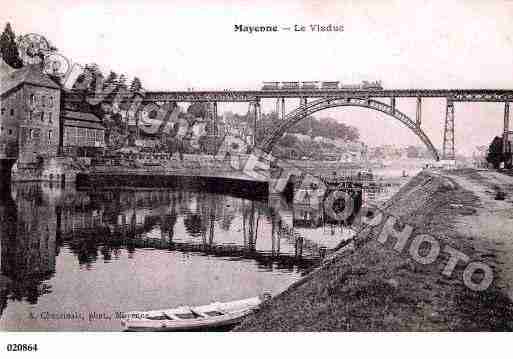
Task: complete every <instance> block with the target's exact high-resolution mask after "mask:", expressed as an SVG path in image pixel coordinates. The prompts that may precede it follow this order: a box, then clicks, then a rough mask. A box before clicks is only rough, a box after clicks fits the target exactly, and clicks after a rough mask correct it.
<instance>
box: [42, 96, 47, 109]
mask: <svg viewBox="0 0 513 359" xmlns="http://www.w3.org/2000/svg"><path fill="white" fill-rule="evenodd" d="M41 106H43V107H45V106H46V96H44V95H43V96H42V97H41Z"/></svg>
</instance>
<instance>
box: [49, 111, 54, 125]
mask: <svg viewBox="0 0 513 359" xmlns="http://www.w3.org/2000/svg"><path fill="white" fill-rule="evenodd" d="M52 122H53V120H52V113H51V112H48V123H52Z"/></svg>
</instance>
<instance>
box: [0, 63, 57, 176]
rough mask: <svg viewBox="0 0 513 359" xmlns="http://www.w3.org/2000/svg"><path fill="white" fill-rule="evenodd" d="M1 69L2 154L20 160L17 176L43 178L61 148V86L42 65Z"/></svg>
mask: <svg viewBox="0 0 513 359" xmlns="http://www.w3.org/2000/svg"><path fill="white" fill-rule="evenodd" d="M0 70H1V71H2V72H1V73H0V78H1V80H0V86H1V87H0V99H1V100H0V153H1V154H0V156H3V157H4V158H9V159H11V160H14V161H16V164H15V165H14V166H13V175H14V178H13V179H18V180H38V179H41V178H40V177H41V175H42V170H43V167H44V163H45V161H48V160H49V159H51V158H55V157H56V156H57V154H58V150H59V137H60V133H59V132H60V131H59V128H60V125H59V113H60V94H61V90H60V87H59V85H58V84H56V83H55V82H54V81H53V80H52V79H51V78H50V77H48V76H47V75H46V74H44V73H43V72H42V70H41V67H40V65H26V66H25V67H23V68H21V69H18V70H14V69H9V68H8V67H6V65H5V64H4V65H2V66H1V69H0Z"/></svg>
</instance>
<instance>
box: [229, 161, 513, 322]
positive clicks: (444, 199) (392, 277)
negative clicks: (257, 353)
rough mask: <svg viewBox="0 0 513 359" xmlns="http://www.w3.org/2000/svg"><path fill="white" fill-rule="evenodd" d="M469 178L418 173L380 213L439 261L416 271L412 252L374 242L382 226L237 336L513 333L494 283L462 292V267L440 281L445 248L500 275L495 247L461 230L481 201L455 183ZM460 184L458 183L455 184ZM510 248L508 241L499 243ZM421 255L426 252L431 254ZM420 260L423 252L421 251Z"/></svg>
mask: <svg viewBox="0 0 513 359" xmlns="http://www.w3.org/2000/svg"><path fill="white" fill-rule="evenodd" d="M469 175H470V176H472V175H475V174H472V173H466V172H461V173H457V172H454V171H453V172H451V174H450V175H447V173H434V172H427V171H424V172H421V173H420V174H419V175H417V176H416V177H414V178H412V180H411V181H410V182H409V183H408V184H407V185H405V186H404V187H403V188H402V189H401V190H400V191H399V192H398V193H397V194H395V195H394V196H393V197H392V198H391V199H390V200H389V201H388V202H387V203H386V204H385V205H384V207H383V210H384V211H385V213H387V214H389V215H393V216H394V217H396V218H398V219H399V220H400V221H401V222H402V223H408V224H410V225H411V226H412V227H413V228H414V231H413V234H412V236H410V240H411V238H413V237H414V236H415V235H416V234H420V233H428V234H430V235H432V236H434V237H435V238H436V239H437V240H438V241H439V242H440V245H441V248H442V251H441V254H440V257H439V258H440V259H439V260H437V261H435V262H434V263H433V264H429V265H425V264H419V263H416V262H415V261H414V260H413V259H412V258H411V256H410V255H409V251H408V248H409V244H407V245H406V246H405V247H404V248H405V250H403V252H402V253H400V254H399V253H398V252H397V251H395V250H394V249H393V245H394V244H395V242H396V241H395V239H393V238H390V239H389V240H388V241H387V242H386V244H384V245H383V244H381V243H379V242H378V241H377V240H376V239H377V236H378V234H379V233H380V230H381V228H380V226H377V227H374V228H370V229H368V230H364V231H361V232H360V233H359V234H358V235H357V236H356V237H355V240H354V245H353V246H352V248H345V249H341V250H339V251H337V252H336V253H334V254H333V255H332V256H330V258H328V259H327V260H326V261H325V262H324V263H323V265H322V266H321V267H319V268H318V269H317V270H315V271H313V272H312V273H310V274H309V275H308V276H306V277H304V278H302V279H301V280H300V281H299V282H297V283H295V284H294V285H292V286H291V287H290V288H288V289H287V290H286V291H285V292H283V293H282V294H280V295H279V296H277V297H275V298H273V299H272V300H271V301H270V302H269V303H267V304H266V305H265V306H264V307H263V308H262V309H261V310H260V311H259V312H257V313H255V314H253V315H251V316H250V317H248V318H247V319H246V320H245V321H244V322H243V323H242V324H241V325H240V326H239V327H238V328H236V330H240V331H429V330H440V331H477V330H490V331H498V330H512V328H513V314H512V313H513V310H512V305H511V301H510V299H509V298H508V296H507V295H506V294H507V293H505V291H504V289H503V288H500V286H497V284H496V281H494V282H493V283H492V285H491V286H490V287H489V288H488V289H486V290H484V291H480V292H479V291H472V290H470V289H468V288H467V287H466V286H464V285H463V280H462V273H463V270H464V268H465V267H466V264H465V263H463V262H462V261H460V262H459V264H458V265H457V266H456V268H455V270H454V272H453V273H452V275H451V276H450V277H447V276H445V275H443V274H442V271H443V269H444V268H446V266H447V264H448V260H449V255H448V254H447V253H445V252H444V251H443V248H444V247H446V246H450V247H452V248H455V249H457V250H459V251H461V252H463V253H465V254H466V255H468V257H469V258H470V261H473V260H479V261H484V262H486V263H487V264H488V265H490V267H492V268H493V269H494V271H496V270H497V266H500V263H498V261H495V260H494V258H496V256H495V254H496V253H495V251H497V250H498V249H497V246H494V245H493V243H492V242H490V243H488V242H487V243H488V244H487V245H483V243H482V242H484V241H488V239H482V238H480V237H479V236H469V235H468V234H465V233H464V232H463V231H461V230H460V229H458V223H460V222H461V220H469V218H470V219H471V218H472V216H475V215H477V214H478V213H479V211H482V210H483V207H486V205H485V206H483V201H482V200H481V199H480V197H479V195H477V194H476V193H474V191H473V190H472V189H467V188H466V186H462V185H461V183H466V182H465V181H464V180H462V181H459V179H458V178H465V177H468V176H469ZM458 176H460V177H458ZM502 240H507V241H510V240H511V238H502ZM428 249H429V247H428V248H424V249H423V250H428ZM421 253H422V250H421ZM478 279H479V278H478Z"/></svg>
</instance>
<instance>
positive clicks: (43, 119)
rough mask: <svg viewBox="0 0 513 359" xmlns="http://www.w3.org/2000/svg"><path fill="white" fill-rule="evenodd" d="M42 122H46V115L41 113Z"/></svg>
mask: <svg viewBox="0 0 513 359" xmlns="http://www.w3.org/2000/svg"><path fill="white" fill-rule="evenodd" d="M41 122H45V113H44V112H41Z"/></svg>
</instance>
